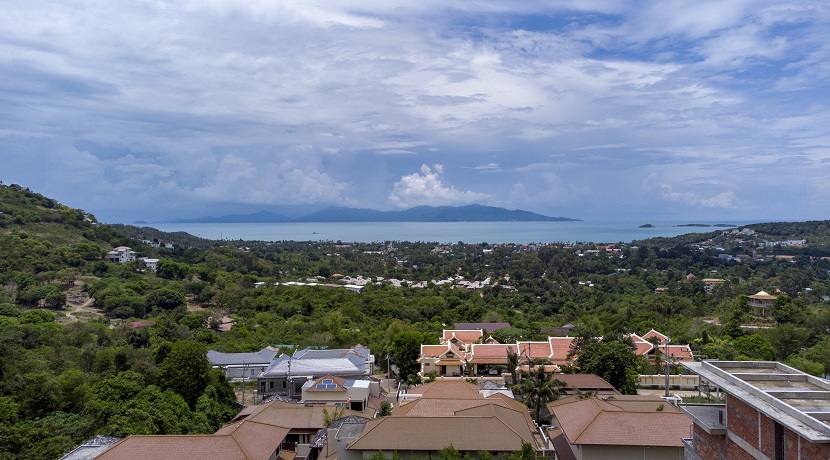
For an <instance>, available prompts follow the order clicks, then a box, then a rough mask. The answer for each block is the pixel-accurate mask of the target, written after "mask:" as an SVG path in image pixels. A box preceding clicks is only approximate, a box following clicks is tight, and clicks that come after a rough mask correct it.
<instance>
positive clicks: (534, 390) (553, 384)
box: [520, 366, 562, 424]
mask: <svg viewBox="0 0 830 460" xmlns="http://www.w3.org/2000/svg"><path fill="white" fill-rule="evenodd" d="M520 390H521V392H522V395H523V396H524V403H525V406H527V407H528V409H531V410H532V411H533V420H535V421H536V423H537V424H540V423H541V422H542V420H541V418H542V408H543V407H544V406H545V404H547V403H548V402H550V401H555V400H557V399H559V396H560V394H561V391H562V382H560V381H559V380H555V379H554V380H551V378H550V376H549V375H548V374H547V373H545V366H539V367H538V368H536V370H535V371H533V372H531V374H530V377H529V378H527V379H525V380H523V381H522V383H521V385H520Z"/></svg>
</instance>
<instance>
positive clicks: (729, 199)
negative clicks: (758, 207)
mask: <svg viewBox="0 0 830 460" xmlns="http://www.w3.org/2000/svg"><path fill="white" fill-rule="evenodd" d="M660 195H661V197H662V198H663V199H664V200H667V201H672V202H678V203H683V204H686V205H689V206H693V207H703V208H725V209H729V208H734V207H736V204H735V192H733V191H731V190H730V191H726V192H721V193H718V194H716V195H712V196H708V197H704V196H701V195H699V194H697V193H692V192H676V191H674V190H673V188H672V187H671V186H670V185H668V184H660Z"/></svg>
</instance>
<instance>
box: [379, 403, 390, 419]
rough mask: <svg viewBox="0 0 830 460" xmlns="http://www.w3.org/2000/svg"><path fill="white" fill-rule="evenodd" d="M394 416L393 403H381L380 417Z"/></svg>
mask: <svg viewBox="0 0 830 460" xmlns="http://www.w3.org/2000/svg"><path fill="white" fill-rule="evenodd" d="M390 415H392V403H390V402H389V401H387V400H385V399H384V400H383V401H382V402H381V403H380V409H379V410H378V417H388V416H390Z"/></svg>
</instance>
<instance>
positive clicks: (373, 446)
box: [320, 380, 548, 460]
mask: <svg viewBox="0 0 830 460" xmlns="http://www.w3.org/2000/svg"><path fill="white" fill-rule="evenodd" d="M481 390H484V389H483V388H480V387H478V386H476V385H473V384H471V383H468V382H464V381H459V380H453V381H449V380H448V381H435V382H432V383H429V384H426V385H423V386H420V387H416V388H414V389H412V391H414V392H417V395H418V397H417V398H416V399H414V400H407V401H404V402H403V403H402V404H401V405H400V406H399V407H396V408H395V409H394V410H393V412H392V416H389V417H383V418H380V419H376V420H371V421H365V420H364V421H355V422H354V423H343V424H340V425H339V426H337V427H336V428H335V429H331V430H329V433H328V436H327V441H328V442H327V444H326V447H325V448H323V450H322V451H321V453H320V456H321V457H325V458H327V459H331V460H335V459H336V460H358V459H363V458H367V457H369V456H371V455H373V454H376V453H377V452H381V453H383V455H384V456H386V457H387V458H390V457H391V456H392V455H393V453H395V452H397V454H398V455H400V456H401V457H402V458H412V459H417V458H424V459H428V458H434V457H435V455H436V454H437V453H438V452H439V451H440V450H441V449H443V448H445V447H448V446H453V447H454V448H455V449H457V450H459V451H460V452H462V453H464V454H476V453H477V452H480V451H488V452H490V453H491V454H493V455H494V456H499V457H501V456H506V455H508V454H510V453H513V452H516V451H518V450H520V449H521V448H522V445H523V444H524V443H527V444H529V445H530V446H531V447H532V448H533V449H534V450H535V451H537V452H539V453H541V452H544V451H545V449H546V447H547V445H548V444H547V443H546V439H545V438H544V437H543V436H542V435H541V433H540V432H539V430H538V428H536V425H535V424H534V423H533V421H532V420H531V419H530V416H529V414H528V412H527V408H526V407H525V406H524V405H523V404H521V403H520V402H518V401H515V400H513V399H512V398H510V397H508V396H507V395H505V394H504V393H499V392H496V393H488V390H484V391H481Z"/></svg>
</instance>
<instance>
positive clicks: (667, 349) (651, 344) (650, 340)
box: [629, 329, 695, 364]
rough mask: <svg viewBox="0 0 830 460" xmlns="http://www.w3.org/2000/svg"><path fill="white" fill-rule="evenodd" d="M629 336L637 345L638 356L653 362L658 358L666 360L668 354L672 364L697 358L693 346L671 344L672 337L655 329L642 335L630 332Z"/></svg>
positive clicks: (636, 352) (635, 351)
mask: <svg viewBox="0 0 830 460" xmlns="http://www.w3.org/2000/svg"><path fill="white" fill-rule="evenodd" d="M629 337H630V338H631V341H632V342H634V346H635V347H636V349H635V350H634V353H635V354H636V355H637V356H644V357H645V358H646V359H648V360H649V361H651V362H653V363H654V362H657V361H658V360H660V361H661V362H663V361H665V357H666V356H668V357H669V359H670V363H672V364H677V363H679V362H689V361H694V360H695V357H694V355H693V353H692V348H691V347H690V346H689V345H671V344H670V342H671V339H669V337H668V336H666V335H665V334H663V333H661V332H657V331H655V330H654V329H652V330H650V331H648V332H647V333H645V334H644V335H642V336H639V335H637V334H629Z"/></svg>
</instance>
